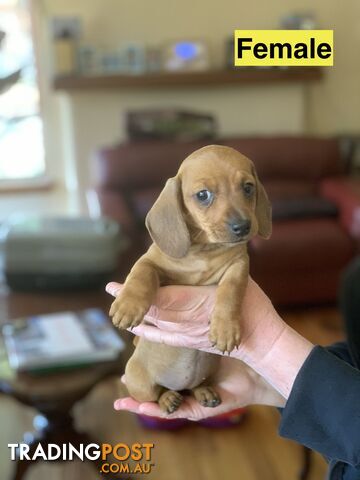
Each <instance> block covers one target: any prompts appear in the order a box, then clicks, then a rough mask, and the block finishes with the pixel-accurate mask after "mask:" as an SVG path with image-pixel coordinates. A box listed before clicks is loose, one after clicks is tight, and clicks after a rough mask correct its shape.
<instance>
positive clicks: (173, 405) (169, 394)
mask: <svg viewBox="0 0 360 480" xmlns="http://www.w3.org/2000/svg"><path fill="white" fill-rule="evenodd" d="M182 401H183V396H182V395H181V393H179V392H176V391H175V390H166V391H165V392H164V393H162V394H161V396H160V398H159V400H158V403H159V407H160V408H161V410H162V411H163V412H165V413H174V412H175V411H176V410H177V409H178V408H179V407H180V405H181V404H182Z"/></svg>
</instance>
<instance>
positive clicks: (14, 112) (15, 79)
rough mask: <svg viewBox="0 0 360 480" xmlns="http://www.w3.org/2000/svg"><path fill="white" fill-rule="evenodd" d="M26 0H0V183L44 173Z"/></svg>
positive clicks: (38, 99) (42, 147)
mask: <svg viewBox="0 0 360 480" xmlns="http://www.w3.org/2000/svg"><path fill="white" fill-rule="evenodd" d="M29 1H30V0H0V184H1V183H3V182H4V181H6V180H23V179H32V178H36V177H39V176H41V175H43V174H44V173H45V159H44V146H43V131H42V120H41V117H40V98H39V96H40V95H39V88H38V84H37V76H36V65H35V56H34V45H33V41H32V29H31V14H30V4H29Z"/></svg>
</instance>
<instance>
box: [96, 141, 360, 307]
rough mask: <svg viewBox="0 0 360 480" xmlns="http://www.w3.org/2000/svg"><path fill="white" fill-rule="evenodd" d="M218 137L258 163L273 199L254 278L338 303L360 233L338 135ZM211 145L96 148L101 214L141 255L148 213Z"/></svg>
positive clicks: (274, 288) (256, 247)
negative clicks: (185, 163)
mask: <svg viewBox="0 0 360 480" xmlns="http://www.w3.org/2000/svg"><path fill="white" fill-rule="evenodd" d="M206 143H209V142H206ZM214 143H218V144H222V145H228V146H231V147H234V148H236V149H237V150H239V151H241V152H242V153H244V154H245V155H247V156H249V157H250V158H251V159H252V160H253V161H254V163H255V165H256V168H257V172H258V175H259V177H260V179H261V180H262V182H263V184H264V186H265V188H266V190H267V192H268V195H269V197H270V199H271V201H272V204H273V234H272V237H271V239H270V240H267V241H266V240H262V239H260V238H255V239H253V240H252V241H251V243H250V245H249V253H250V265H251V274H252V276H253V277H254V279H255V280H256V281H257V282H258V283H259V284H260V285H261V286H262V287H263V288H264V290H265V291H266V292H267V293H268V295H269V296H270V297H271V298H272V300H273V301H274V302H275V303H277V304H300V303H302V304H313V303H318V302H328V301H333V300H334V299H335V298H336V292H337V286H338V282H339V276H340V273H341V271H342V270H343V268H344V266H345V265H346V264H347V263H348V262H349V261H350V259H351V258H352V257H353V256H354V255H355V253H356V251H357V243H358V239H360V182H359V181H358V180H356V179H351V177H349V175H348V172H347V170H348V167H347V162H346V161H345V159H344V157H343V155H342V154H341V148H340V144H339V141H338V140H337V139H331V138H330V139H323V138H308V137H301V138H299V137H275V138H273V137H269V138H265V137H262V138H224V139H219V140H217V141H216V142H214ZM204 144H205V143H202V142H182V143H180V142H164V141H144V142H136V143H131V142H128V143H123V144H121V145H117V146H114V147H110V148H103V149H101V150H100V151H99V152H97V155H96V157H95V162H96V178H97V184H96V188H95V191H96V193H97V196H98V200H99V204H100V207H101V212H102V214H104V215H107V216H109V217H112V218H114V219H116V220H117V221H119V222H120V223H121V224H122V226H123V228H124V230H125V231H126V232H127V233H128V235H129V237H130V239H131V240H132V245H133V249H136V250H137V253H139V254H140V253H141V252H142V251H143V250H144V249H145V248H146V246H147V244H148V243H149V237H148V234H147V232H146V230H145V228H144V217H145V215H146V213H147V212H148V210H149V208H150V207H151V205H152V203H153V202H154V200H155V198H156V197H157V195H158V194H159V192H160V190H161V188H162V186H163V185H164V183H165V180H166V179H167V178H169V177H171V176H173V175H174V174H175V173H176V171H177V169H178V167H179V165H180V163H181V162H182V160H183V159H184V158H185V157H186V156H187V155H188V154H189V153H191V152H192V151H194V150H196V149H197V148H200V147H201V146H203V145H204Z"/></svg>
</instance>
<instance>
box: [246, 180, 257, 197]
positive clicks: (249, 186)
mask: <svg viewBox="0 0 360 480" xmlns="http://www.w3.org/2000/svg"><path fill="white" fill-rule="evenodd" d="M243 190H244V193H245V195H246V196H247V197H251V196H252V195H253V194H254V192H255V185H254V184H253V183H249V182H247V183H244V185H243Z"/></svg>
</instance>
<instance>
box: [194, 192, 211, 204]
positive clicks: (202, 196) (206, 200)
mask: <svg viewBox="0 0 360 480" xmlns="http://www.w3.org/2000/svg"><path fill="white" fill-rule="evenodd" d="M195 197H196V199H197V200H198V202H200V203H201V204H202V205H210V203H211V202H212V201H213V198H214V194H213V193H212V192H210V191H209V190H200V192H197V193H196V194H195Z"/></svg>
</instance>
